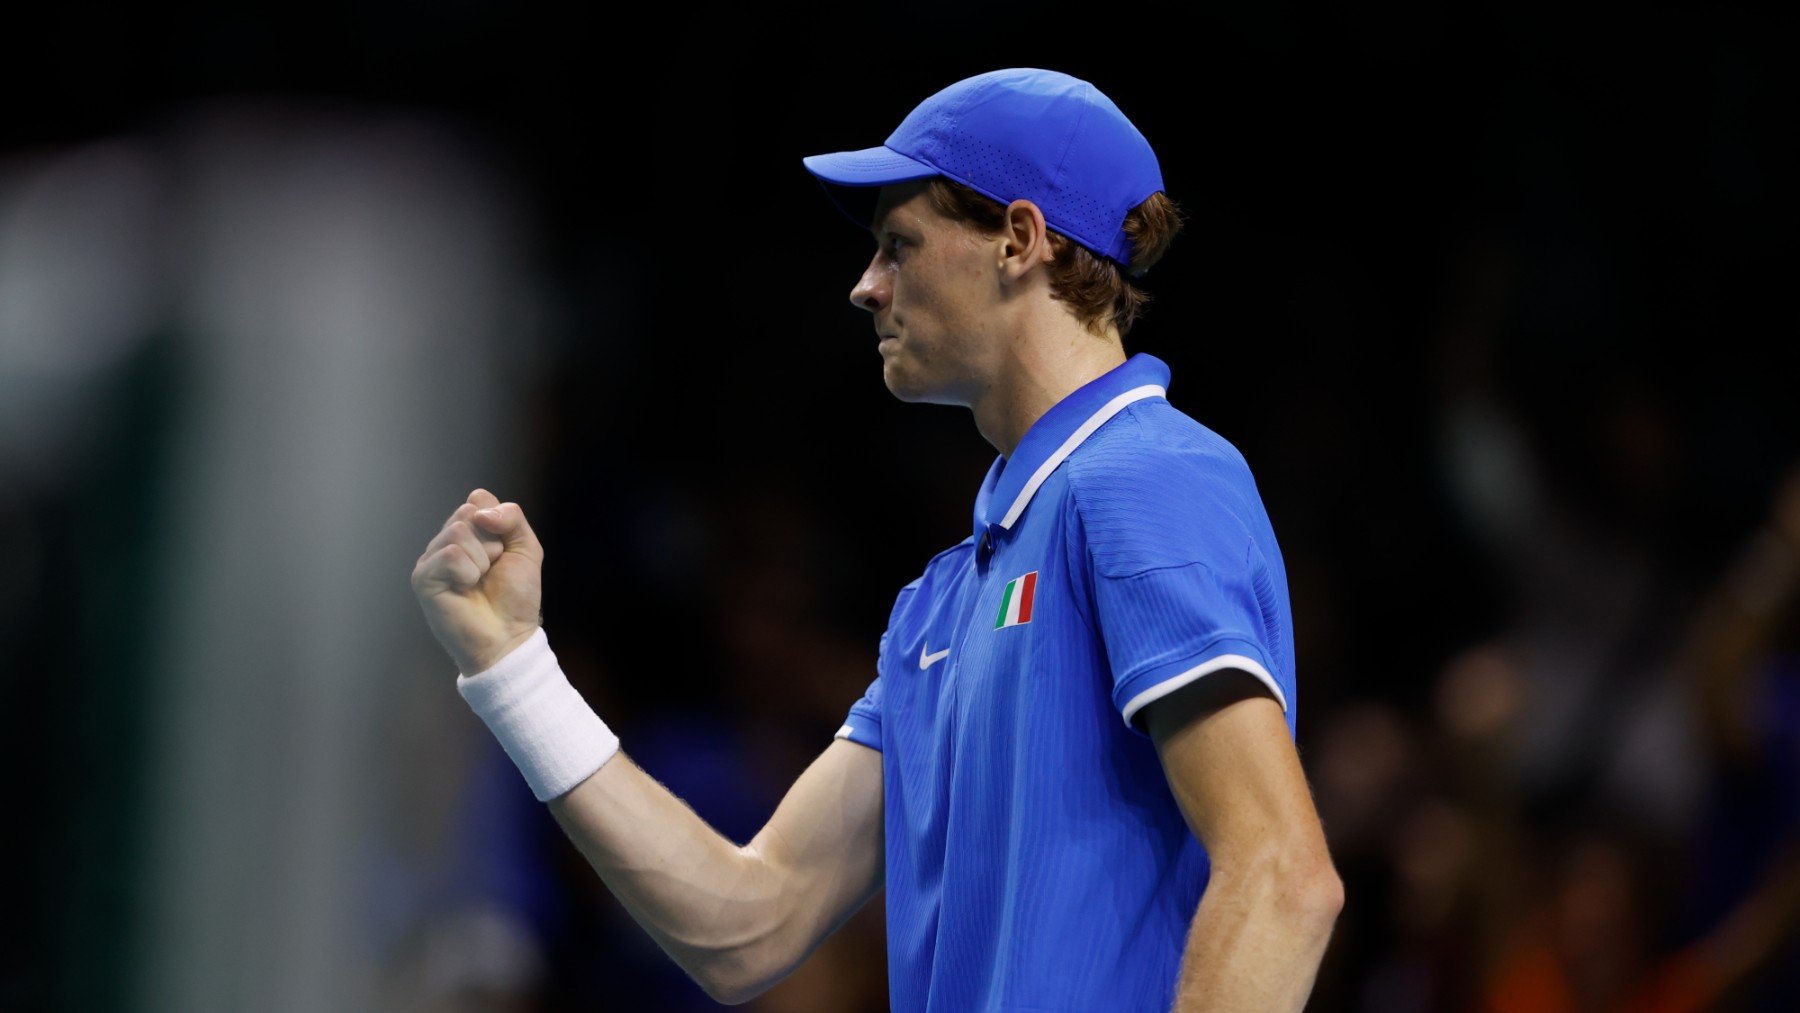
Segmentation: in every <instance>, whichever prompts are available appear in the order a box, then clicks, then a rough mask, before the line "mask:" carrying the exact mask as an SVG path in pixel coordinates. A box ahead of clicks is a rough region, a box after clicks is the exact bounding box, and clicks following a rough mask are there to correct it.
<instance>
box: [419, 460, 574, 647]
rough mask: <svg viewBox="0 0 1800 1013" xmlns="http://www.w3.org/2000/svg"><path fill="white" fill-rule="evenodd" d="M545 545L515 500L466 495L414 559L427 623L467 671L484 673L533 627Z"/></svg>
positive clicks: (540, 592) (483, 492) (480, 492)
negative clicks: (422, 551)
mask: <svg viewBox="0 0 1800 1013" xmlns="http://www.w3.org/2000/svg"><path fill="white" fill-rule="evenodd" d="M543 565H544V547H543V546H542V545H540V544H538V540H537V535H535V534H533V533H532V531H531V525H530V524H527V523H526V522H525V511H524V510H522V509H520V507H519V505H518V504H517V503H502V502H500V500H499V499H498V498H496V497H495V496H494V494H493V493H491V492H488V491H487V490H486V489H477V490H475V491H474V492H472V493H470V494H469V501H468V502H467V503H464V504H463V505H462V506H459V507H457V508H456V512H455V513H453V514H451V515H450V519H449V520H447V521H445V522H444V528H443V530H441V531H439V532H438V533H437V537H436V538H433V539H432V540H431V542H430V544H428V545H426V546H425V552H424V554H422V555H421V556H419V561H418V562H417V563H416V564H414V565H413V572H412V586H413V591H414V593H416V594H417V595H418V596H419V605H420V607H422V608H423V609H424V610H425V622H426V623H427V624H429V625H430V626H431V632H432V633H433V634H435V635H436V636H437V638H438V643H440V644H443V645H444V649H445V650H447V651H449V652H450V657H451V658H452V659H453V660H454V661H455V662H456V666H457V668H459V669H460V670H461V671H462V673H463V674H464V675H474V674H476V673H477V672H483V671H486V670H487V669H488V668H491V667H492V666H493V664H494V663H495V662H496V661H499V660H500V659H501V658H504V657H506V655H507V654H508V653H509V652H511V651H512V649H513V648H515V647H517V646H519V645H520V644H522V643H524V642H525V641H526V640H528V639H530V638H531V635H532V634H533V633H534V632H536V631H537V628H538V621H539V614H540V613H539V608H540V606H541V604H542V600H543V583H542V572H543Z"/></svg>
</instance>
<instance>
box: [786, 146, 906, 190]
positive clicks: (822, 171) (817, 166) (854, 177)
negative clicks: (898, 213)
mask: <svg viewBox="0 0 1800 1013" xmlns="http://www.w3.org/2000/svg"><path fill="white" fill-rule="evenodd" d="M800 161H801V163H802V164H803V165H805V166H806V171H807V172H810V173H812V174H813V175H815V176H817V177H819V178H820V179H822V180H824V181H825V182H827V183H836V184H837V185H839V186H885V185H887V184H889V183H905V182H907V181H908V180H914V179H926V178H928V177H931V176H936V175H937V174H938V171H937V170H936V169H934V168H932V167H931V166H929V165H926V164H925V163H924V162H919V161H915V160H913V159H911V158H908V157H906V156H905V155H902V154H900V153H899V152H898V151H895V150H894V149H892V148H890V147H887V146H886V145H881V146H879V147H874V148H864V149H862V150H861V151H838V152H833V153H832V154H829V155H808V156H807V157H805V158H803V159H801V160H800Z"/></svg>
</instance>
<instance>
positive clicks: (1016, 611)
mask: <svg viewBox="0 0 1800 1013" xmlns="http://www.w3.org/2000/svg"><path fill="white" fill-rule="evenodd" d="M1035 597H1037V571H1036V570H1033V571H1031V572H1030V573H1028V574H1026V575H1025V576H1023V577H1014V578H1013V579H1012V580H1010V581H1008V582H1007V584H1006V590H1005V591H1004V592H1002V593H1001V595H1000V614H999V615H997V616H995V617H994V629H1001V628H1003V627H1007V626H1019V625H1021V624H1024V623H1028V622H1030V621H1031V602H1032V599H1033V598H1035Z"/></svg>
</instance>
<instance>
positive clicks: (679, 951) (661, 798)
mask: <svg viewBox="0 0 1800 1013" xmlns="http://www.w3.org/2000/svg"><path fill="white" fill-rule="evenodd" d="M549 805H550V812H551V814H552V815H554V816H555V817H556V822H557V823H558V824H559V825H561V827H562V828H563V832H564V833H566V834H567V835H568V837H569V840H570V841H572V842H573V843H574V844H575V846H576V848H578V849H579V850H580V851H581V853H582V855H584V856H585V857H586V858H587V860H588V864H589V865H591V866H593V868H594V871H595V872H596V873H598V874H599V875H600V878H601V880H603V881H604V882H605V883H606V886H607V888H608V889H610V890H611V891H612V893H613V895H614V896H616V897H617V898H618V899H619V902H620V903H622V904H623V905H625V909H626V910H627V911H629V912H631V916H632V917H633V918H635V919H636V920H637V923H638V924H639V925H641V926H643V928H644V931H646V932H648V933H649V934H650V936H651V937H652V938H653V939H655V940H656V942H657V944H658V945H659V946H661V947H662V948H663V951H664V952H666V953H667V954H668V955H669V956H670V957H671V958H672V959H674V961H675V962H676V963H677V964H679V965H681V967H682V969H683V970H685V971H686V972H687V973H688V975H689V976H690V977H692V978H693V979H694V980H695V981H696V982H698V983H699V984H700V985H701V987H703V988H705V989H706V990H707V992H708V994H710V995H712V996H713V997H714V998H718V999H721V1000H726V999H734V998H737V997H738V996H737V994H738V993H740V992H742V991H743V990H744V989H745V988H746V987H749V985H750V983H752V982H755V981H757V980H759V979H761V978H762V977H764V976H765V975H766V974H767V968H769V967H771V966H774V965H783V964H785V963H786V961H785V959H784V958H785V956H786V955H785V953H783V952H782V950H783V947H784V945H785V943H784V941H783V940H782V939H781V938H779V930H780V928H781V926H782V925H783V923H784V922H785V921H786V920H787V919H786V918H785V915H784V900H785V898H784V890H783V884H782V882H781V877H780V874H779V870H777V869H775V868H774V867H772V866H771V865H770V864H769V863H768V862H766V861H764V860H763V858H762V856H760V855H759V854H757V853H756V852H755V851H754V850H753V849H751V848H749V847H739V846H737V845H735V844H733V843H732V842H731V841H729V840H727V839H726V838H725V837H723V836H721V835H720V834H719V833H718V832H717V831H715V830H714V829H713V828H712V827H710V826H708V825H707V823H706V821H704V820H702V819H701V818H700V817H699V815H698V814H696V813H695V812H694V811H693V810H692V809H690V808H688V806H687V804H686V803H684V802H682V801H681V799H679V798H677V797H676V796H675V795H674V794H672V793H671V792H670V791H669V790H668V789H667V788H664V787H663V786H662V785H661V784H659V783H657V781H656V780H655V779H654V778H652V777H651V776H650V775H649V774H647V773H645V772H644V770H643V769H642V768H640V767H639V766H638V765H637V764H635V763H633V762H631V758H630V757H629V756H626V755H625V754H623V753H619V754H617V755H615V756H614V757H613V758H612V759H611V760H609V761H607V763H606V764H605V765H604V766H602V767H601V768H600V769H599V770H598V771H596V772H594V774H593V776H591V777H589V778H588V779H587V780H585V781H583V782H582V783H581V784H579V785H577V786H576V787H575V788H574V790H572V791H570V792H568V793H567V794H565V795H562V796H560V797H558V798H556V799H553V800H551V802H550V803H549Z"/></svg>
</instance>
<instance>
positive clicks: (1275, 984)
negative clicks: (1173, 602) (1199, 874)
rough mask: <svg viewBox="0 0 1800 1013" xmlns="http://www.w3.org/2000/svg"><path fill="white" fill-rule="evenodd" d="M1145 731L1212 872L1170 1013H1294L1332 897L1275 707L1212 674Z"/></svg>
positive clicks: (1155, 710)
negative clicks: (1291, 1012)
mask: <svg viewBox="0 0 1800 1013" xmlns="http://www.w3.org/2000/svg"><path fill="white" fill-rule="evenodd" d="M1145 716H1146V718H1147V724H1148V729H1149V731H1150V734H1151V737H1152V739H1154V740H1155V742H1156V745H1157V751H1158V753H1159V754H1160V755H1161V757H1162V763H1163V770H1164V772H1165V773H1166V774H1167V775H1168V779H1169V786H1170V788H1172V789H1173V790H1174V793H1175V798H1176V801H1177V802H1178V803H1179V804H1180V806H1181V810H1182V813H1183V814H1184V815H1185V816H1186V817H1187V821H1188V826H1189V827H1191V828H1192V829H1193V831H1194V833H1195V835H1196V836H1197V837H1199V839H1200V842H1201V844H1203V845H1205V847H1206V852H1207V856H1208V858H1209V859H1210V860H1211V863H1212V878H1211V880H1210V882H1208V884H1207V887H1206V893H1205V895H1204V896H1203V897H1201V899H1200V907H1199V910H1198V911H1196V912H1195V914H1194V921H1193V925H1192V926H1191V927H1190V929H1189V931H1188V940H1187V948H1186V950H1185V951H1184V952H1183V956H1182V965H1181V982H1180V987H1179V989H1178V990H1177V993H1176V1000H1175V1010H1176V1011H1177V1013H1198V1011H1202V1010H1204V1011H1214V1010H1299V1009H1301V1008H1302V1007H1304V1006H1305V1005H1306V998H1307V996H1308V995H1309V994H1310V993H1311V992H1312V986H1313V979H1314V977H1315V976H1316V975H1317V974H1318V970H1319V961H1320V960H1321V959H1322V958H1323V957H1324V955H1325V945H1326V943H1327V942H1328V941H1329V940H1330V938H1331V929H1332V926H1333V924H1335V922H1336V920H1337V915H1338V912H1339V911H1340V910H1341V909H1342V908H1343V905H1344V888H1343V884H1342V882H1341V881H1340V880H1339V879H1338V876H1337V871H1336V870H1335V869H1334V868H1333V867H1332V864H1331V856H1330V855H1329V853H1328V852H1327V850H1326V845H1325V834H1324V829H1323V827H1322V826H1321V825H1320V823H1319V817H1318V813H1317V812H1316V811H1315V810H1314V808H1313V803H1312V793H1311V792H1310V791H1309V790H1308V788H1307V785H1306V776H1305V774H1304V773H1303V772H1302V770H1301V768H1300V758H1299V754H1298V753H1296V752H1295V750H1294V744H1293V741H1292V740H1291V739H1290V738H1289V737H1288V731H1287V723H1286V722H1285V720H1284V719H1283V717H1282V713H1281V705H1280V704H1278V703H1277V702H1276V701H1275V700H1274V698H1273V697H1271V696H1269V695H1268V693H1267V691H1266V690H1264V689H1262V688H1261V684H1260V683H1258V682H1257V681H1256V680H1255V679H1254V677H1252V676H1249V675H1246V674H1244V673H1241V672H1236V671H1223V672H1215V673H1213V674H1211V675H1209V676H1207V677H1205V678H1203V679H1201V680H1200V681H1199V682H1197V683H1194V684H1193V685H1190V686H1187V687H1184V688H1183V689H1181V690H1179V691H1177V692H1176V693H1174V694H1171V695H1170V696H1169V697H1167V698H1166V699H1164V700H1161V701H1158V702H1157V703H1154V704H1151V705H1150V707H1149V709H1147V710H1146V713H1145Z"/></svg>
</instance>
